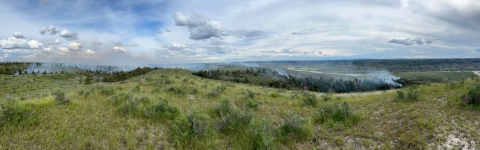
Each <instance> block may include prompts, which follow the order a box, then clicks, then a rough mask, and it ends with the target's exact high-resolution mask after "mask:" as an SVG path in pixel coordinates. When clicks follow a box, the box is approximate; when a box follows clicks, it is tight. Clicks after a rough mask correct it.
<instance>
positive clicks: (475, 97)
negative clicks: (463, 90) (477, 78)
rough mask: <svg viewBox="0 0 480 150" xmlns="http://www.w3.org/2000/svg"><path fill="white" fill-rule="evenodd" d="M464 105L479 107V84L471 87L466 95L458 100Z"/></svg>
mask: <svg viewBox="0 0 480 150" xmlns="http://www.w3.org/2000/svg"><path fill="white" fill-rule="evenodd" d="M460 99H461V100H462V102H463V104H465V105H476V106H478V105H480V84H476V85H473V86H472V87H471V88H470V90H469V91H468V94H466V95H463V96H462V97H461V98H460Z"/></svg>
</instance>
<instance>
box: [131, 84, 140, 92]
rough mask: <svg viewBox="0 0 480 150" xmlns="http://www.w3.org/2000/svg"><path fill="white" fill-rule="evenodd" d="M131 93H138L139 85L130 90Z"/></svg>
mask: <svg viewBox="0 0 480 150" xmlns="http://www.w3.org/2000/svg"><path fill="white" fill-rule="evenodd" d="M132 92H140V85H136V86H135V88H133V89H132Z"/></svg>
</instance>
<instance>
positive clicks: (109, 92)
mask: <svg viewBox="0 0 480 150" xmlns="http://www.w3.org/2000/svg"><path fill="white" fill-rule="evenodd" d="M100 94H102V95H105V96H110V95H113V94H115V90H114V89H112V88H106V89H102V90H100Z"/></svg>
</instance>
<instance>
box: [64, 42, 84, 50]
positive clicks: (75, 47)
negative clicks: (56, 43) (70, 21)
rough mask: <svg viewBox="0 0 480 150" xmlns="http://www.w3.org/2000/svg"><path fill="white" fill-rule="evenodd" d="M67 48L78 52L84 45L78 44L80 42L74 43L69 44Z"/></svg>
mask: <svg viewBox="0 0 480 150" xmlns="http://www.w3.org/2000/svg"><path fill="white" fill-rule="evenodd" d="M67 47H68V50H69V51H78V50H80V49H81V48H82V44H81V43H78V42H72V43H70V44H68V46H67Z"/></svg>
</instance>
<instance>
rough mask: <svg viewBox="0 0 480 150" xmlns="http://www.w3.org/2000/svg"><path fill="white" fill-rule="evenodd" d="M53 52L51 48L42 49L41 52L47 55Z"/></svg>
mask: <svg viewBox="0 0 480 150" xmlns="http://www.w3.org/2000/svg"><path fill="white" fill-rule="evenodd" d="M53 51H54V48H53V47H46V48H43V52H45V53H48V54H52V53H53Z"/></svg>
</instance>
